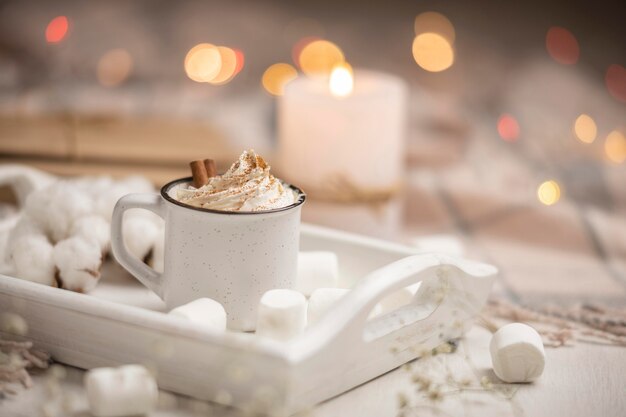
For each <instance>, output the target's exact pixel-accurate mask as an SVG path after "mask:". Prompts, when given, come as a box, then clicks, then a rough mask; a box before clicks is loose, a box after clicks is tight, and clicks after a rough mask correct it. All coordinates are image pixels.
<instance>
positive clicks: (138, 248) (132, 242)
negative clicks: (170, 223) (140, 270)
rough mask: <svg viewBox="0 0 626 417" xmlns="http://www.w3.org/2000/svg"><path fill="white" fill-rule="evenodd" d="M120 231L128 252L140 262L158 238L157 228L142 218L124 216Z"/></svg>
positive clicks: (152, 222)
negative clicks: (121, 230)
mask: <svg viewBox="0 0 626 417" xmlns="http://www.w3.org/2000/svg"><path fill="white" fill-rule="evenodd" d="M129 214H130V213H129ZM122 229H123V235H124V244H125V245H126V248H127V249H128V252H130V253H131V254H132V255H134V256H135V257H137V258H138V259H140V260H143V259H144V258H145V257H146V255H147V254H148V253H149V252H150V249H152V248H153V246H154V244H155V242H156V239H157V236H159V227H158V226H157V225H156V224H155V222H154V221H153V220H151V219H150V218H148V217H144V216H132V215H131V216H124V221H123V223H122Z"/></svg>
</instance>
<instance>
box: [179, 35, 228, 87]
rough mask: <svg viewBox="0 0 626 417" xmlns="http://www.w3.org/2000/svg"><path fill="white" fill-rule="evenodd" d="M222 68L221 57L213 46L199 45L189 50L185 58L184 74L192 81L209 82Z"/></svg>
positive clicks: (208, 44) (207, 44)
mask: <svg viewBox="0 0 626 417" xmlns="http://www.w3.org/2000/svg"><path fill="white" fill-rule="evenodd" d="M221 68H222V56H221V54H220V51H219V50H218V49H217V47H216V46H215V45H212V44H210V43H201V44H198V45H196V46H194V47H193V48H191V49H190V50H189V52H188V53H187V56H186V57H185V72H186V73H187V76H188V77H189V78H191V79H192V80H193V81H196V82H199V83H202V82H211V80H213V79H214V78H215V77H216V76H217V75H218V74H219V72H220V70H221Z"/></svg>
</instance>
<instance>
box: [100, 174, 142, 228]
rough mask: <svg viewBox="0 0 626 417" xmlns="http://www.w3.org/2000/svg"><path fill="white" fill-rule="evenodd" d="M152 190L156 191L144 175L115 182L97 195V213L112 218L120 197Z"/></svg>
mask: <svg viewBox="0 0 626 417" xmlns="http://www.w3.org/2000/svg"><path fill="white" fill-rule="evenodd" d="M151 192H154V186H153V185H152V183H150V181H148V180H147V179H145V178H143V177H138V176H134V177H129V178H126V179H124V180H121V181H116V182H113V183H111V184H110V186H109V187H107V188H106V189H104V190H102V191H101V192H100V194H99V195H98V196H97V197H96V199H95V210H96V213H97V214H99V215H101V216H102V217H104V218H105V219H110V218H111V217H112V216H113V208H114V207H115V204H116V203H117V201H118V200H119V199H120V198H122V197H124V196H125V195H127V194H132V193H151ZM144 211H145V210H144Z"/></svg>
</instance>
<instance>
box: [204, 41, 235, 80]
mask: <svg viewBox="0 0 626 417" xmlns="http://www.w3.org/2000/svg"><path fill="white" fill-rule="evenodd" d="M217 50H218V51H219V53H220V58H221V62H222V65H221V67H220V71H219V72H218V73H217V75H216V76H215V77H213V79H211V80H210V81H209V82H210V83H211V84H215V85H221V84H226V83H227V82H229V81H230V80H232V79H233V78H234V76H235V73H236V72H237V54H236V53H235V51H234V50H233V49H231V48H228V47H226V46H218V47H217Z"/></svg>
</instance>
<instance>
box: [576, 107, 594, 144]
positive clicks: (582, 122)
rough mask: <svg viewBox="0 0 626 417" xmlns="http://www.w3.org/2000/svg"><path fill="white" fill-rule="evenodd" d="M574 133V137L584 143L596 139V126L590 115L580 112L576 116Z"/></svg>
mask: <svg viewBox="0 0 626 417" xmlns="http://www.w3.org/2000/svg"><path fill="white" fill-rule="evenodd" d="M574 133H575V134H576V137H577V138H578V139H579V140H580V141H581V142H584V143H592V142H593V141H594V140H596V134H597V133H598V127H597V126H596V122H595V121H594V120H593V119H592V118H591V116H589V115H586V114H581V115H580V116H578V117H577V118H576V121H575V122H574Z"/></svg>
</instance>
